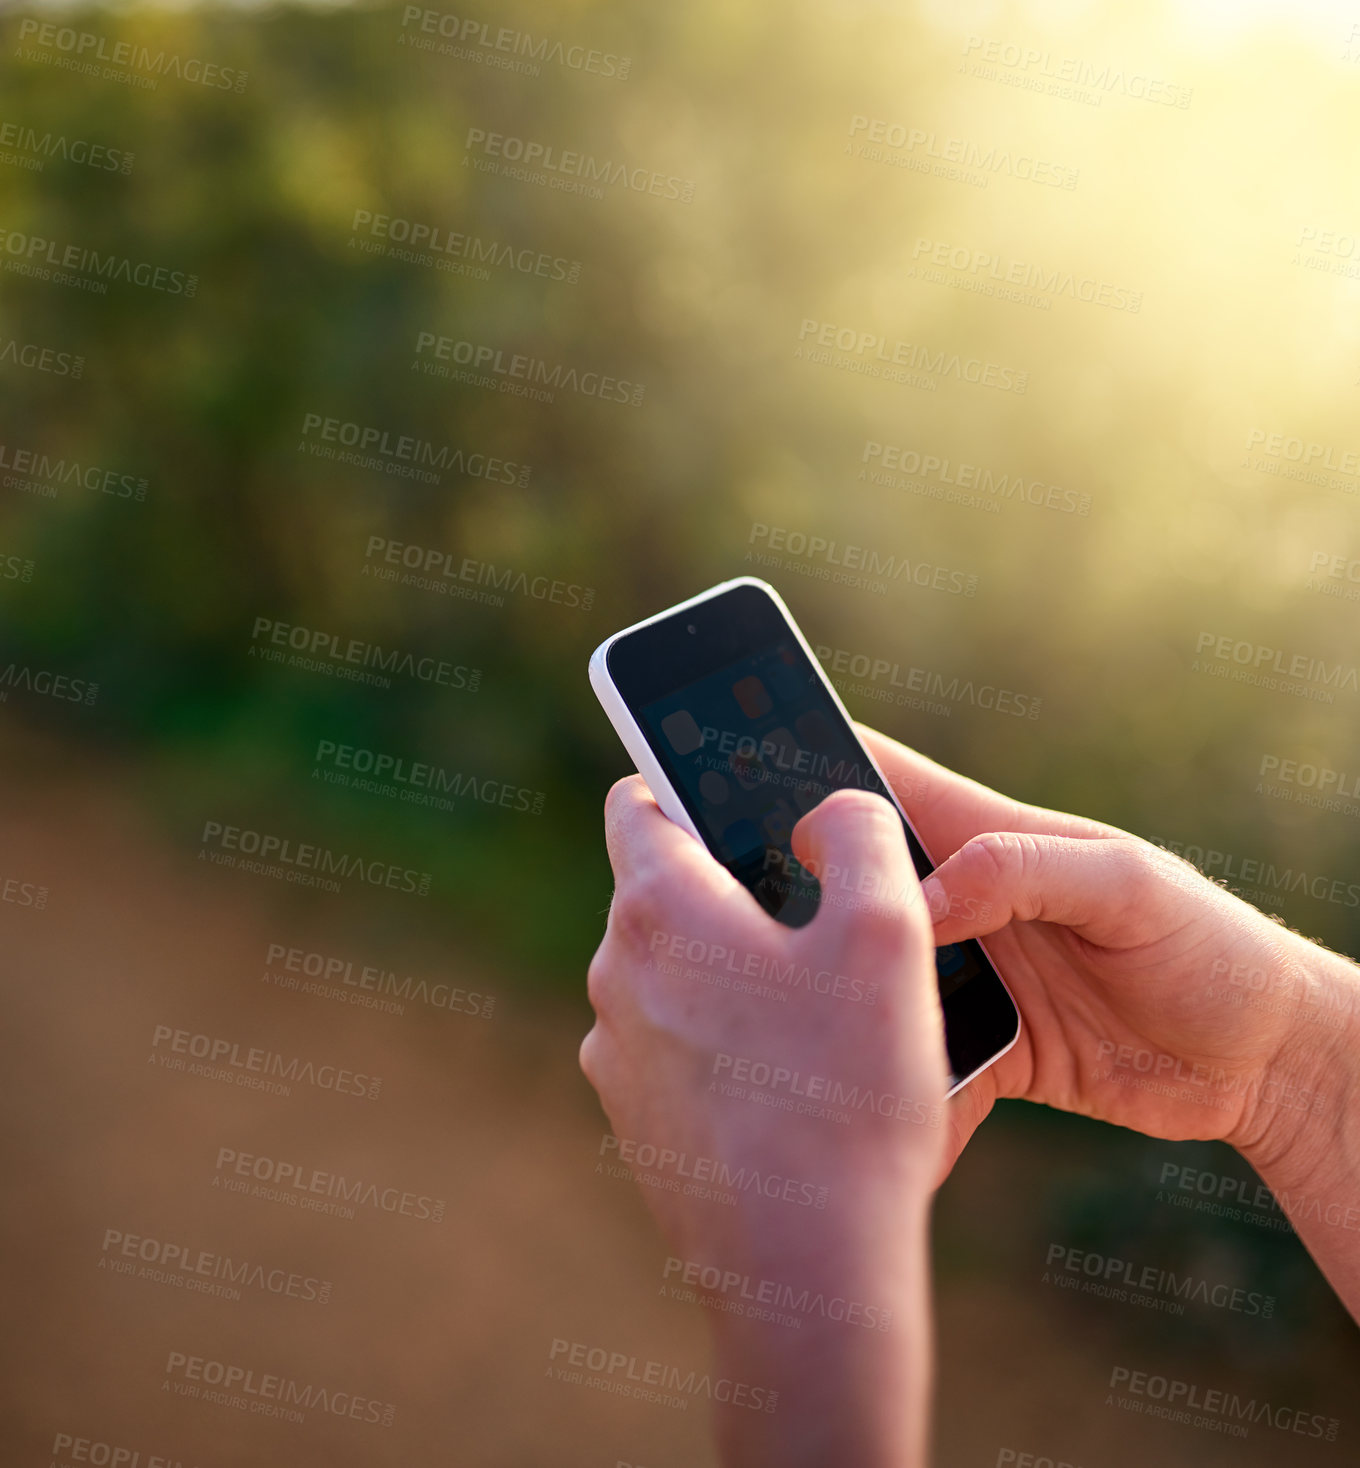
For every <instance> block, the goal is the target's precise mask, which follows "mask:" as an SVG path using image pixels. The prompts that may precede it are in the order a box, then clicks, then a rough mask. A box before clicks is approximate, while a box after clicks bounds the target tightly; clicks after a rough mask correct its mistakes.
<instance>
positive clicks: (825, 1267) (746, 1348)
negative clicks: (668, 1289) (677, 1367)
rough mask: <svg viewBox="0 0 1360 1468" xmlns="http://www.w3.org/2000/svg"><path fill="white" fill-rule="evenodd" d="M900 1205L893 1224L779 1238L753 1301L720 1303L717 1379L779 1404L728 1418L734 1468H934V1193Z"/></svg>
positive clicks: (765, 1250) (712, 1308)
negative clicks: (930, 1427)
mask: <svg viewBox="0 0 1360 1468" xmlns="http://www.w3.org/2000/svg"><path fill="white" fill-rule="evenodd" d="M899 1201H900V1203H901V1206H900V1207H898V1208H897V1210H896V1211H895V1212H894V1213H893V1214H892V1216H890V1217H884V1216H883V1215H881V1214H880V1213H879V1212H878V1210H877V1209H876V1208H875V1207H874V1206H872V1205H870V1206H866V1207H864V1208H863V1209H854V1210H851V1209H846V1210H844V1211H843V1212H842V1213H840V1214H839V1215H836V1216H833V1217H832V1218H831V1219H829V1220H828V1223H829V1224H830V1227H817V1228H807V1229H804V1230H799V1231H798V1233H797V1235H796V1236H793V1237H790V1238H788V1239H785V1240H779V1239H777V1238H776V1239H775V1240H774V1241H773V1242H772V1243H771V1244H769V1245H768V1246H767V1247H762V1248H761V1249H760V1250H759V1251H758V1252H757V1253H756V1254H755V1256H754V1257H752V1258H751V1259H750V1260H749V1261H748V1266H749V1267H748V1270H747V1272H746V1273H745V1274H744V1275H743V1283H742V1286H741V1291H740V1292H741V1293H742V1294H744V1295H745V1298H740V1299H737V1298H733V1295H734V1293H735V1292H733V1291H730V1290H729V1291H722V1292H719V1291H712V1292H710V1294H709V1309H708V1310H707V1311H706V1314H707V1315H708V1318H709V1322H710V1327H711V1334H712V1339H713V1347H714V1358H715V1370H716V1374H717V1375H719V1376H720V1377H722V1378H724V1379H728V1380H730V1381H732V1382H744V1383H749V1384H751V1385H752V1386H756V1387H759V1388H761V1389H762V1396H763V1398H764V1401H765V1402H766V1404H767V1405H766V1408H765V1410H764V1411H762V1412H760V1413H753V1412H748V1411H740V1410H737V1409H736V1408H735V1407H733V1408H727V1407H724V1408H721V1409H719V1410H718V1413H717V1424H716V1425H717V1433H718V1440H719V1443H720V1444H721V1446H722V1458H723V1461H724V1462H731V1463H734V1464H736V1463H740V1464H742V1465H743V1468H745V1465H747V1464H760V1465H764V1464H765V1463H766V1462H768V1463H770V1464H775V1463H777V1464H779V1465H780V1468H803V1465H808V1468H813V1465H817V1468H821V1465H824V1464H826V1463H830V1462H834V1463H836V1464H837V1465H845V1468H880V1465H882V1468H889V1465H891V1468H916V1465H918V1464H924V1462H925V1446H926V1425H927V1417H928V1403H929V1387H930V1350H929V1333H930V1311H929V1286H930V1269H929V1212H930V1198H929V1192H928V1190H927V1189H922V1190H920V1192H919V1194H913V1196H912V1197H910V1198H908V1199H903V1200H899ZM772 1394H777V1396H775V1397H774V1403H773V1406H769V1405H768V1404H769V1402H770V1398H771V1395H772Z"/></svg>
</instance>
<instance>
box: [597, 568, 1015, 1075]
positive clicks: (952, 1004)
mask: <svg viewBox="0 0 1360 1468" xmlns="http://www.w3.org/2000/svg"><path fill="white" fill-rule="evenodd" d="M742 587H750V588H751V589H752V590H753V591H756V592H758V593H759V594H760V595H761V596H762V597H763V598H764V599H765V600H767V601H768V602H769V603H770V604H771V608H772V611H773V613H774V615H775V617H776V618H777V619H778V622H779V624H780V630H781V631H785V632H787V633H788V634H790V635H792V637H793V638H794V639H795V640H796V641H797V643H798V644H799V646H800V647H801V648H802V650H803V653H804V655H805V656H806V658H807V660H808V663H809V665H810V666H811V667H812V668H813V669H814V671H815V673H816V676H817V677H818V678H819V679H820V681H821V684H822V687H823V689H824V691H825V692H826V695H827V697H828V698H829V699H830V701H831V703H832V705H833V707H835V708H836V709H837V710H838V711H839V713H840V715H841V717H842V718H843V719H844V720H845V725H846V728H847V730H848V731H849V734H850V737H851V739H852V740H853V741H854V743H855V744H856V745H857V746H858V748H859V749H860V750H861V751H862V753H863V755H864V758H865V760H866V762H867V763H868V764H869V765H871V766H872V768H873V769H874V770H875V771H876V772H877V774H878V777H879V778H880V779H881V780H882V781H883V786H884V789H885V790H886V791H887V792H888V796H889V798H890V799H891V800H892V803H893V805H894V806H895V807H896V808H897V811H898V813H899V815H900V816H901V817H902V821H903V823H904V824H905V825H906V827H907V829H908V830H910V831H911V833H912V835H913V837H914V838H915V839H916V841H917V843H918V844H919V846H920V848H921V850H922V852H924V853H925V856H926V859H927V861H929V862H930V864H931V865H932V866H934V865H935V860H934V858H933V857H932V856H931V854H930V851H929V849H928V848H927V847H926V844H925V842H924V841H922V840H921V837H920V833H919V832H918V831H917V830H916V828H915V826H913V825H912V823H911V818H910V816H908V814H907V812H906V810H905V809H904V808H903V805H902V802H901V801H900V800H899V799H898V797H897V794H896V792H895V791H893V789H892V786H891V784H890V783H889V781H888V778H887V776H886V775H885V774H884V773H883V770H882V768H881V767H880V766H879V764H878V762H877V761H876V760H875V759H874V757H873V755H872V754H871V753H870V752H869V750H868V749H867V748H865V746H864V744H863V742H862V741H861V740H860V738H859V736H858V735H857V734H856V733H855V721H854V719H853V718H852V717H851V716H850V713H849V711H848V710H847V709H846V707H845V704H844V703H843V702H842V700H841V697H840V694H839V693H838V692H837V691H836V688H835V685H834V684H833V683H832V682H831V680H830V678H828V677H827V675H826V671H825V669H824V668H823V667H822V665H821V662H820V660H819V659H818V657H817V655H816V653H815V652H814V651H813V649H812V647H811V645H810V644H809V642H808V640H807V638H806V637H804V636H803V632H802V629H801V628H800V627H799V626H798V623H797V622H796V621H795V620H794V618H793V615H792V613H791V612H790V611H789V609H788V606H787V605H786V604H785V602H784V599H783V598H782V597H781V596H780V595H779V593H778V592H777V591H776V590H775V588H774V587H773V586H771V585H770V584H769V583H768V582H766V581H762V580H761V579H760V578H759V577H756V576H739V577H735V578H733V579H732V580H730V581H724V582H721V583H719V584H718V585H717V586H713V587H710V588H709V589H708V590H707V591H703V592H700V593H699V594H698V595H697V596H692V597H689V598H688V599H686V600H685V601H682V602H677V603H676V604H675V605H674V606H671V607H667V608H666V609H665V610H664V611H661V612H657V613H656V614H655V615H653V616H651V617H647V618H644V619H643V620H642V621H640V622H635V623H633V625H632V626H630V627H625V628H622V629H621V630H620V631H618V632H616V633H614V634H613V636H611V637H608V638H606V639H605V641H604V642H602V643H601V644H600V646H599V647H597V648H596V649H595V652H594V653H593V654H592V656H591V659H590V681H591V685H592V687H593V688H594V689H595V692H596V695H597V697H598V698H599V699H600V702H601V704H602V706H603V707H604V710H605V712H606V714H607V715H608V716H609V720H610V722H611V723H612V724H613V725H614V728H615V730H616V731H617V733H618V734H619V737H620V739H621V740H622V741H623V745H624V748H625V749H626V750H627V751H628V753H629V755H631V756H632V759H633V762H634V764H635V765H636V766H637V768H638V771H639V772H640V773H641V775H642V776H643V778H644V779H645V780H646V782H647V786H648V789H649V790H651V792H652V795H653V797H654V798H655V800H656V802H657V804H658V805H659V806H660V807H661V809H662V811H663V812H664V814H665V815H666V816H667V817H668V818H669V819H670V820H672V821H673V822H674V823H675V824H676V825H678V826H680V827H682V828H683V829H684V830H686V831H688V832H689V834H690V835H691V836H693V837H694V839H695V840H696V841H698V842H699V843H700V844H701V845H702V846H703V847H704V849H705V850H706V851H708V852H709V854H710V855H711V856H713V857H714V859H715V860H717V859H718V858H717V856H716V854H715V853H713V851H712V849H711V847H710V846H709V844H708V840H707V838H706V837H705V835H704V834H703V832H702V831H700V829H699V828H698V826H697V824H696V823H695V821H694V820H693V818H692V817H691V815H690V813H689V811H688V810H687V808H686V807H685V804H684V802H683V800H682V799H681V797H680V794H679V792H678V791H677V790H676V789H675V788H674V786H673V785H672V783H671V780H670V777H669V776H668V775H667V773H666V771H665V768H664V766H663V765H662V763H661V761H660V759H658V757H657V755H656V753H655V752H654V750H653V749H652V744H651V740H650V738H649V737H648V734H647V732H646V731H645V730H644V729H643V727H642V725H641V724H640V723H639V721H638V720H637V718H636V717H635V716H634V714H633V705H634V704H637V705H638V706H642V705H643V704H645V703H648V702H651V701H652V699H653V698H654V697H661V696H664V694H665V693H667V692H669V691H671V690H673V689H677V688H681V687H684V686H686V685H687V684H688V683H691V682H694V681H696V680H697V679H698V678H701V677H703V676H705V674H707V673H711V672H714V671H716V670H717V669H718V668H720V667H723V666H726V665H727V664H728V663H731V662H735V661H737V660H738V659H739V658H741V657H743V656H746V655H748V654H749V653H751V652H752V651H755V650H757V649H755V648H752V646H751V644H750V642H749V641H745V640H742V639H740V638H739V637H738V635H737V628H738V627H740V626H743V625H744V624H742V623H739V622H735V621H732V620H729V621H724V619H723V617H722V614H721V612H720V611H719V610H718V609H716V608H712V607H710V606H708V603H711V602H714V601H717V600H718V599H720V598H722V597H725V596H728V595H730V594H731V593H733V592H734V591H736V590H738V589H739V588H742ZM687 614H688V615H689V617H690V618H691V620H695V625H696V627H701V630H700V631H697V632H696V633H695V634H693V644H694V649H695V651H694V655H693V657H692V658H687V657H685V656H684V655H679V654H681V650H682V649H684V648H685V647H686V646H687V644H688V641H689V637H690V634H687V633H681V634H676V635H675V636H671V634H669V633H667V636H668V637H670V646H669V648H668V651H669V652H670V654H671V658H672V660H671V661H670V662H668V663H661V664H659V665H658V672H657V674H656V677H655V678H654V680H653V681H654V684H655V686H654V687H652V688H650V689H648V688H647V687H646V684H645V682H644V685H643V687H644V690H645V691H644V692H642V693H639V692H638V691H637V690H636V688H634V687H630V689H629V692H628V693H625V692H624V689H623V688H622V687H620V682H619V679H618V678H617V677H616V669H615V667H614V659H615V657H616V656H617V654H618V652H619V650H620V649H621V648H622V647H624V646H625V644H626V643H627V642H628V640H629V639H632V638H635V637H636V636H637V635H638V634H642V633H646V632H647V631H648V630H649V629H655V628H657V627H659V626H660V625H661V624H666V623H672V622H674V623H677V624H678V623H679V622H680V620H681V619H682V618H683V617H685V616H686V615H687ZM677 637H678V638H679V639H680V640H678V641H677ZM729 652H730V654H731V655H730V656H728V655H727V654H728V653H729ZM660 667H665V669H666V675H665V676H664V677H663V676H661V674H660V671H659V668H660ZM620 671H623V670H620ZM638 673H639V670H638V669H637V668H629V669H627V670H626V677H627V679H628V680H629V681H630V683H631V682H634V681H635V680H636V678H637V676H638ZM646 676H647V670H646V669H645V668H644V669H643V670H642V677H643V678H644V680H645V678H646ZM968 941H969V942H970V943H975V944H976V945H977V948H978V950H979V951H980V952H981V954H982V957H983V958H984V960H985V962H986V967H987V970H988V971H989V972H987V973H983V974H978V975H977V976H975V977H974V978H973V979H971V980H969V981H968V982H967V983H966V984H964V985H963V986H962V987H961V988H959V989H957V990H955V991H954V992H953V993H952V994H951V995H949V997H948V998H947V999H945V1000H944V1001H943V1009H944V1015H945V1026H946V1029H947V1031H949V1034H950V1040H951V1041H952V1042H953V1044H954V1047H955V1048H956V1049H957V1050H961V1051H962V1053H963V1054H964V1055H965V1057H966V1060H965V1063H964V1066H962V1067H961V1069H963V1070H964V1073H963V1074H962V1075H959V1074H958V1073H956V1072H954V1071H953V1070H952V1069H951V1075H950V1087H949V1093H948V1094H949V1095H951V1096H952V1095H953V1094H954V1093H955V1092H956V1091H959V1090H961V1089H962V1088H963V1087H964V1086H966V1085H967V1084H968V1082H969V1081H971V1080H973V1079H974V1078H975V1077H976V1076H978V1075H981V1074H982V1072H983V1071H985V1070H986V1069H988V1067H989V1066H992V1065H995V1064H996V1062H997V1061H998V1060H1000V1059H1001V1057H1002V1056H1003V1055H1005V1054H1006V1053H1007V1051H1009V1050H1010V1049H1011V1048H1012V1047H1013V1046H1014V1045H1015V1043H1016V1041H1017V1040H1018V1039H1019V1038H1020V1027H1021V1023H1022V1021H1021V1017H1020V1007H1019V1005H1017V1004H1016V1002H1015V997H1014V995H1013V994H1012V993H1011V991H1010V989H1009V987H1008V986H1007V984H1006V981H1005V980H1004V979H1003V978H1002V976H1001V973H1000V971H999V969H998V968H997V965H996V960H995V959H994V958H993V957H992V955H991V954H990V953H989V952H988V951H987V948H986V945H985V944H984V943H983V942H982V941H981V940H980V939H970V940H968ZM991 981H994V983H993V982H991ZM998 990H999V993H998V992H997V991H998ZM1003 996H1004V999H1005V1002H1006V1006H1007V1007H1008V1009H1009V1014H1010V1016H1011V1017H1012V1018H1013V1024H1012V1023H1006V1024H1002V1023H1001V1020H1002V1019H1003V1017H1004V1016H1005V1013H1006V1011H1005V1010H1004V1009H1002V1008H1001V1006H1000V1005H998V1003H997V1001H998V999H999V998H1001V997H1003ZM1006 1035H1009V1038H1008V1039H1007V1038H1005V1036H1006ZM964 1037H966V1038H967V1041H968V1043H967V1045H966V1046H965V1045H964V1044H963V1038H964ZM979 1055H980V1058H978V1056H979ZM974 1059H976V1060H977V1063H976V1064H970V1063H969V1062H970V1061H972V1060H974Z"/></svg>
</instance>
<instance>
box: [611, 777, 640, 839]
mask: <svg viewBox="0 0 1360 1468" xmlns="http://www.w3.org/2000/svg"><path fill="white" fill-rule="evenodd" d="M641 779H642V776H641V775H624V776H623V778H622V779H619V780H615V781H614V783H613V784H612V785H611V786H610V787H609V790H608V791H607V793H606V794H605V797H604V819H605V824H606V825H607V826H613V825H617V824H618V822H619V820H620V818H621V817H622V815H623V811H624V807H625V806H626V805H627V804H628V802H629V801H630V800H631V799H632V796H633V791H634V788H635V787H636V785H637V783H638V781H640V780H641Z"/></svg>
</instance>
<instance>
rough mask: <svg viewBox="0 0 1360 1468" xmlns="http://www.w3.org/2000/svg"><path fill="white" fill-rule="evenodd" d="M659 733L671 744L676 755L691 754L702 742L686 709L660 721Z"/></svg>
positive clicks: (692, 718)
mask: <svg viewBox="0 0 1360 1468" xmlns="http://www.w3.org/2000/svg"><path fill="white" fill-rule="evenodd" d="M661 732H662V733H663V734H664V735H665V736H666V738H667V739H669V740H670V742H671V748H672V749H673V750H674V751H675V752H676V754H693V752H694V751H695V750H696V749H698V748H699V746H700V745H701V744H702V743H703V742H704V736H703V735H702V734H701V733H700V732H699V726H698V724H696V723H695V722H694V715H693V714H692V713H690V711H689V710H688V709H677V710H676V711H675V713H673V714H667V715H666V717H665V718H664V719H662V721H661Z"/></svg>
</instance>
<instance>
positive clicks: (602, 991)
mask: <svg viewBox="0 0 1360 1468" xmlns="http://www.w3.org/2000/svg"><path fill="white" fill-rule="evenodd" d="M609 970H610V966H609V960H608V958H607V957H606V954H605V945H604V944H601V945H600V947H599V948H598V949H597V950H596V952H595V957H594V958H592V959H591V960H590V966H589V968H587V969H586V997H587V998H588V999H589V1000H590V1004H591V1008H592V1009H594V1011H595V1013H596V1014H602V1013H603V1012H604V1010H605V1009H606V1008H607V1007H608V1005H609V999H610V995H611V993H612V992H613V985H612V984H611V983H610V981H609Z"/></svg>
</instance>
